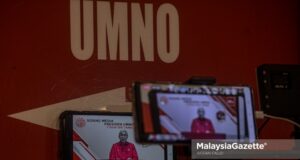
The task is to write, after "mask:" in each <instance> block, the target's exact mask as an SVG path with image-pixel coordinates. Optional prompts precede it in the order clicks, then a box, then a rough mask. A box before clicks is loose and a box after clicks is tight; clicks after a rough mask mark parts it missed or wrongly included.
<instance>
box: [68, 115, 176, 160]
mask: <svg viewBox="0 0 300 160" xmlns="http://www.w3.org/2000/svg"><path fill="white" fill-rule="evenodd" d="M67 117H68V118H69V119H70V121H69V122H70V123H71V124H70V125H71V127H69V128H70V129H71V131H68V132H67V134H66V136H68V135H69V136H70V137H72V138H71V139H70V141H71V143H68V144H69V145H68V146H67V147H70V148H72V149H70V150H69V151H71V152H72V153H69V156H70V157H69V159H72V160H78V159H79V160H86V159H88V160H102V159H103V160H104V159H106V160H107V159H109V160H117V159H126V160H127V159H132V160H135V159H136V160H137V159H143V160H153V159H157V160H165V159H172V156H173V155H172V154H173V153H172V147H171V146H168V147H166V146H164V145H153V144H139V143H136V142H135V138H134V132H133V121H132V116H131V115H130V114H112V113H110V114H102V113H101V114H100V113H95V112H93V113H78V112H72V113H71V115H69V116H67ZM66 125H68V124H66ZM67 128H68V127H67Z"/></svg>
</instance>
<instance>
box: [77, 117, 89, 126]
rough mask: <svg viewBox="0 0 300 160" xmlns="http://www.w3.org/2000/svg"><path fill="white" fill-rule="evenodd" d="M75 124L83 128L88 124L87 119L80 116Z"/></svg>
mask: <svg viewBox="0 0 300 160" xmlns="http://www.w3.org/2000/svg"><path fill="white" fill-rule="evenodd" d="M75 124H76V126H77V127H79V128H83V127H85V125H86V121H85V119H84V118H82V117H79V118H77V119H76V121H75Z"/></svg>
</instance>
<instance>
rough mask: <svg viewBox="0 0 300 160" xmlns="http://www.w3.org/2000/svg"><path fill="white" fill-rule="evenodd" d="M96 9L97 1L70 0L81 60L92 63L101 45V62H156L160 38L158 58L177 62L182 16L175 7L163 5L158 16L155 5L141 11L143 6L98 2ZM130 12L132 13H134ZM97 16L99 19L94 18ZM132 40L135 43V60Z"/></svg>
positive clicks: (74, 45)
mask: <svg viewBox="0 0 300 160" xmlns="http://www.w3.org/2000/svg"><path fill="white" fill-rule="evenodd" d="M81 4H82V5H83V6H81ZM111 4H113V6H112V5H111ZM81 8H82V10H81ZM94 8H95V7H94V6H93V1H83V2H82V3H80V0H70V24H71V28H70V29H71V51H72V54H73V55H74V57H76V58H77V59H79V60H88V59H90V58H91V56H92V55H93V53H94V48H95V47H94V44H97V58H98V59H99V60H113V61H116V60H121V61H129V60H132V61H149V62H153V61H154V60H155V48H154V42H155V37H156V43H157V45H156V46H157V54H158V56H157V57H158V58H159V59H160V60H161V61H163V62H165V63H173V62H175V61H176V60H177V58H178V56H179V46H180V44H179V16H178V12H177V9H176V8H175V6H173V5H172V4H169V3H165V4H162V5H160V6H159V7H158V9H157V13H156V14H154V13H153V4H150V3H146V4H144V6H143V7H141V4H140V3H136V2H135V3H131V4H130V6H128V2H114V3H111V2H109V1H96V10H97V11H96V12H94ZM128 8H130V9H131V10H130V12H128ZM142 8H143V9H142ZM81 12H82V13H81ZM94 13H96V14H97V15H93V14H94ZM128 13H129V14H130V15H128ZM155 15H156V17H154V16H155ZM81 16H82V17H81ZM129 16H131V17H130V20H131V22H129ZM154 18H156V26H154V22H155V21H154ZM94 20H95V21H94ZM95 22H96V25H95V24H94V23H95ZM128 23H130V24H131V25H129V24H128ZM94 26H96V28H95V29H94ZM129 27H130V28H129ZM154 27H156V31H157V33H156V34H155V33H154ZM95 30H96V32H97V35H96V39H97V42H96V43H95V42H94V39H95V38H94V35H95V34H94V31H95ZM129 31H131V34H130V35H129V33H130V32H129ZM129 36H131V37H129ZM129 40H131V56H130V55H129V50H130V48H129Z"/></svg>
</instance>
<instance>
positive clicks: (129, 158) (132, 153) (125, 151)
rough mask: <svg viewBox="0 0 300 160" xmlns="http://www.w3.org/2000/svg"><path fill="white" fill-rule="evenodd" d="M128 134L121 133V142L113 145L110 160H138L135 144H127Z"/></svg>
mask: <svg viewBox="0 0 300 160" xmlns="http://www.w3.org/2000/svg"><path fill="white" fill-rule="evenodd" d="M127 138H128V133H127V131H126V130H121V131H120V132H119V139H120V141H119V142H117V143H115V144H113V145H112V147H111V149H110V153H109V159H110V160H138V154H137V152H136V149H135V146H134V144H132V143H130V142H127Z"/></svg>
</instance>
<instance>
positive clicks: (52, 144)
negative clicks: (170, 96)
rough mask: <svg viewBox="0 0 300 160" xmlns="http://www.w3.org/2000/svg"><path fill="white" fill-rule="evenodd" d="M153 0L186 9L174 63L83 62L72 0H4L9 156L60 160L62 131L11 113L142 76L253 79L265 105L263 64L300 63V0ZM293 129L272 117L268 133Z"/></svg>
mask: <svg viewBox="0 0 300 160" xmlns="http://www.w3.org/2000/svg"><path fill="white" fill-rule="evenodd" d="M129 2H131V1H129ZM138 2H141V1H138ZM143 2H144V1H143ZM147 2H151V3H153V4H154V11H155V10H156V9H157V8H158V6H159V5H160V4H161V3H163V2H168V3H171V4H173V5H174V6H175V7H176V8H177V10H178V14H179V18H180V55H179V58H178V59H177V60H176V61H175V62H174V63H170V64H166V63H163V62H162V61H160V60H159V59H158V57H157V56H156V57H155V61H154V62H133V61H100V60H98V59H97V58H96V56H93V57H92V58H91V59H89V60H87V61H80V60H78V59H76V58H74V56H73V55H72V53H71V49H70V29H69V28H70V26H69V25H70V23H69V1H68V0H44V1H38V0H27V1H22V0H15V1H9V0H4V1H2V2H1V5H0V19H1V23H0V31H1V38H0V45H1V46H0V66H1V67H0V73H1V76H0V97H1V98H0V126H1V131H0V137H1V156H2V159H31V160H35V159H37V160H38V159H44V160H48V159H49V160H53V159H56V158H57V148H58V146H57V144H58V143H57V141H58V140H57V136H58V132H57V131H55V130H52V129H48V128H44V127H41V126H37V125H34V124H30V123H27V122H23V121H20V120H16V119H12V118H9V117H7V115H10V114H13V113H17V112H21V111H25V110H30V109H34V108H38V107H42V106H45V105H49V104H54V103H58V102H62V101H65V100H68V99H73V98H77V97H81V96H86V95H90V94H93V93H97V92H102V91H105V90H109V89H113V88H117V87H121V86H129V85H130V84H131V82H132V81H134V80H168V81H184V80H186V79H188V78H189V77H190V76H191V75H203V76H206V75H208V76H215V77H216V78H217V80H218V82H219V83H226V84H249V85H251V86H252V87H253V88H254V89H255V94H256V97H255V98H256V104H257V105H258V101H257V90H256V77H255V69H256V67H257V66H258V65H260V64H263V63H287V64H299V62H300V55H299V29H298V28H299V27H298V25H299V4H298V2H297V1H296V0H289V1H286V0H243V1H239V0H226V1H216V0H201V1H181V0H170V1H165V0H164V1H153V2H152V1H147ZM141 4H143V3H142V2H141ZM155 52H156V51H155ZM257 108H258V107H257ZM279 128H282V129H279ZM291 128H292V126H290V125H289V124H287V123H285V122H280V121H273V120H272V121H271V122H270V123H269V124H268V125H267V126H266V128H265V129H264V131H263V132H262V134H261V135H260V136H261V137H263V138H288V137H289V136H290V132H289V131H291ZM287 131H288V132H287Z"/></svg>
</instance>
